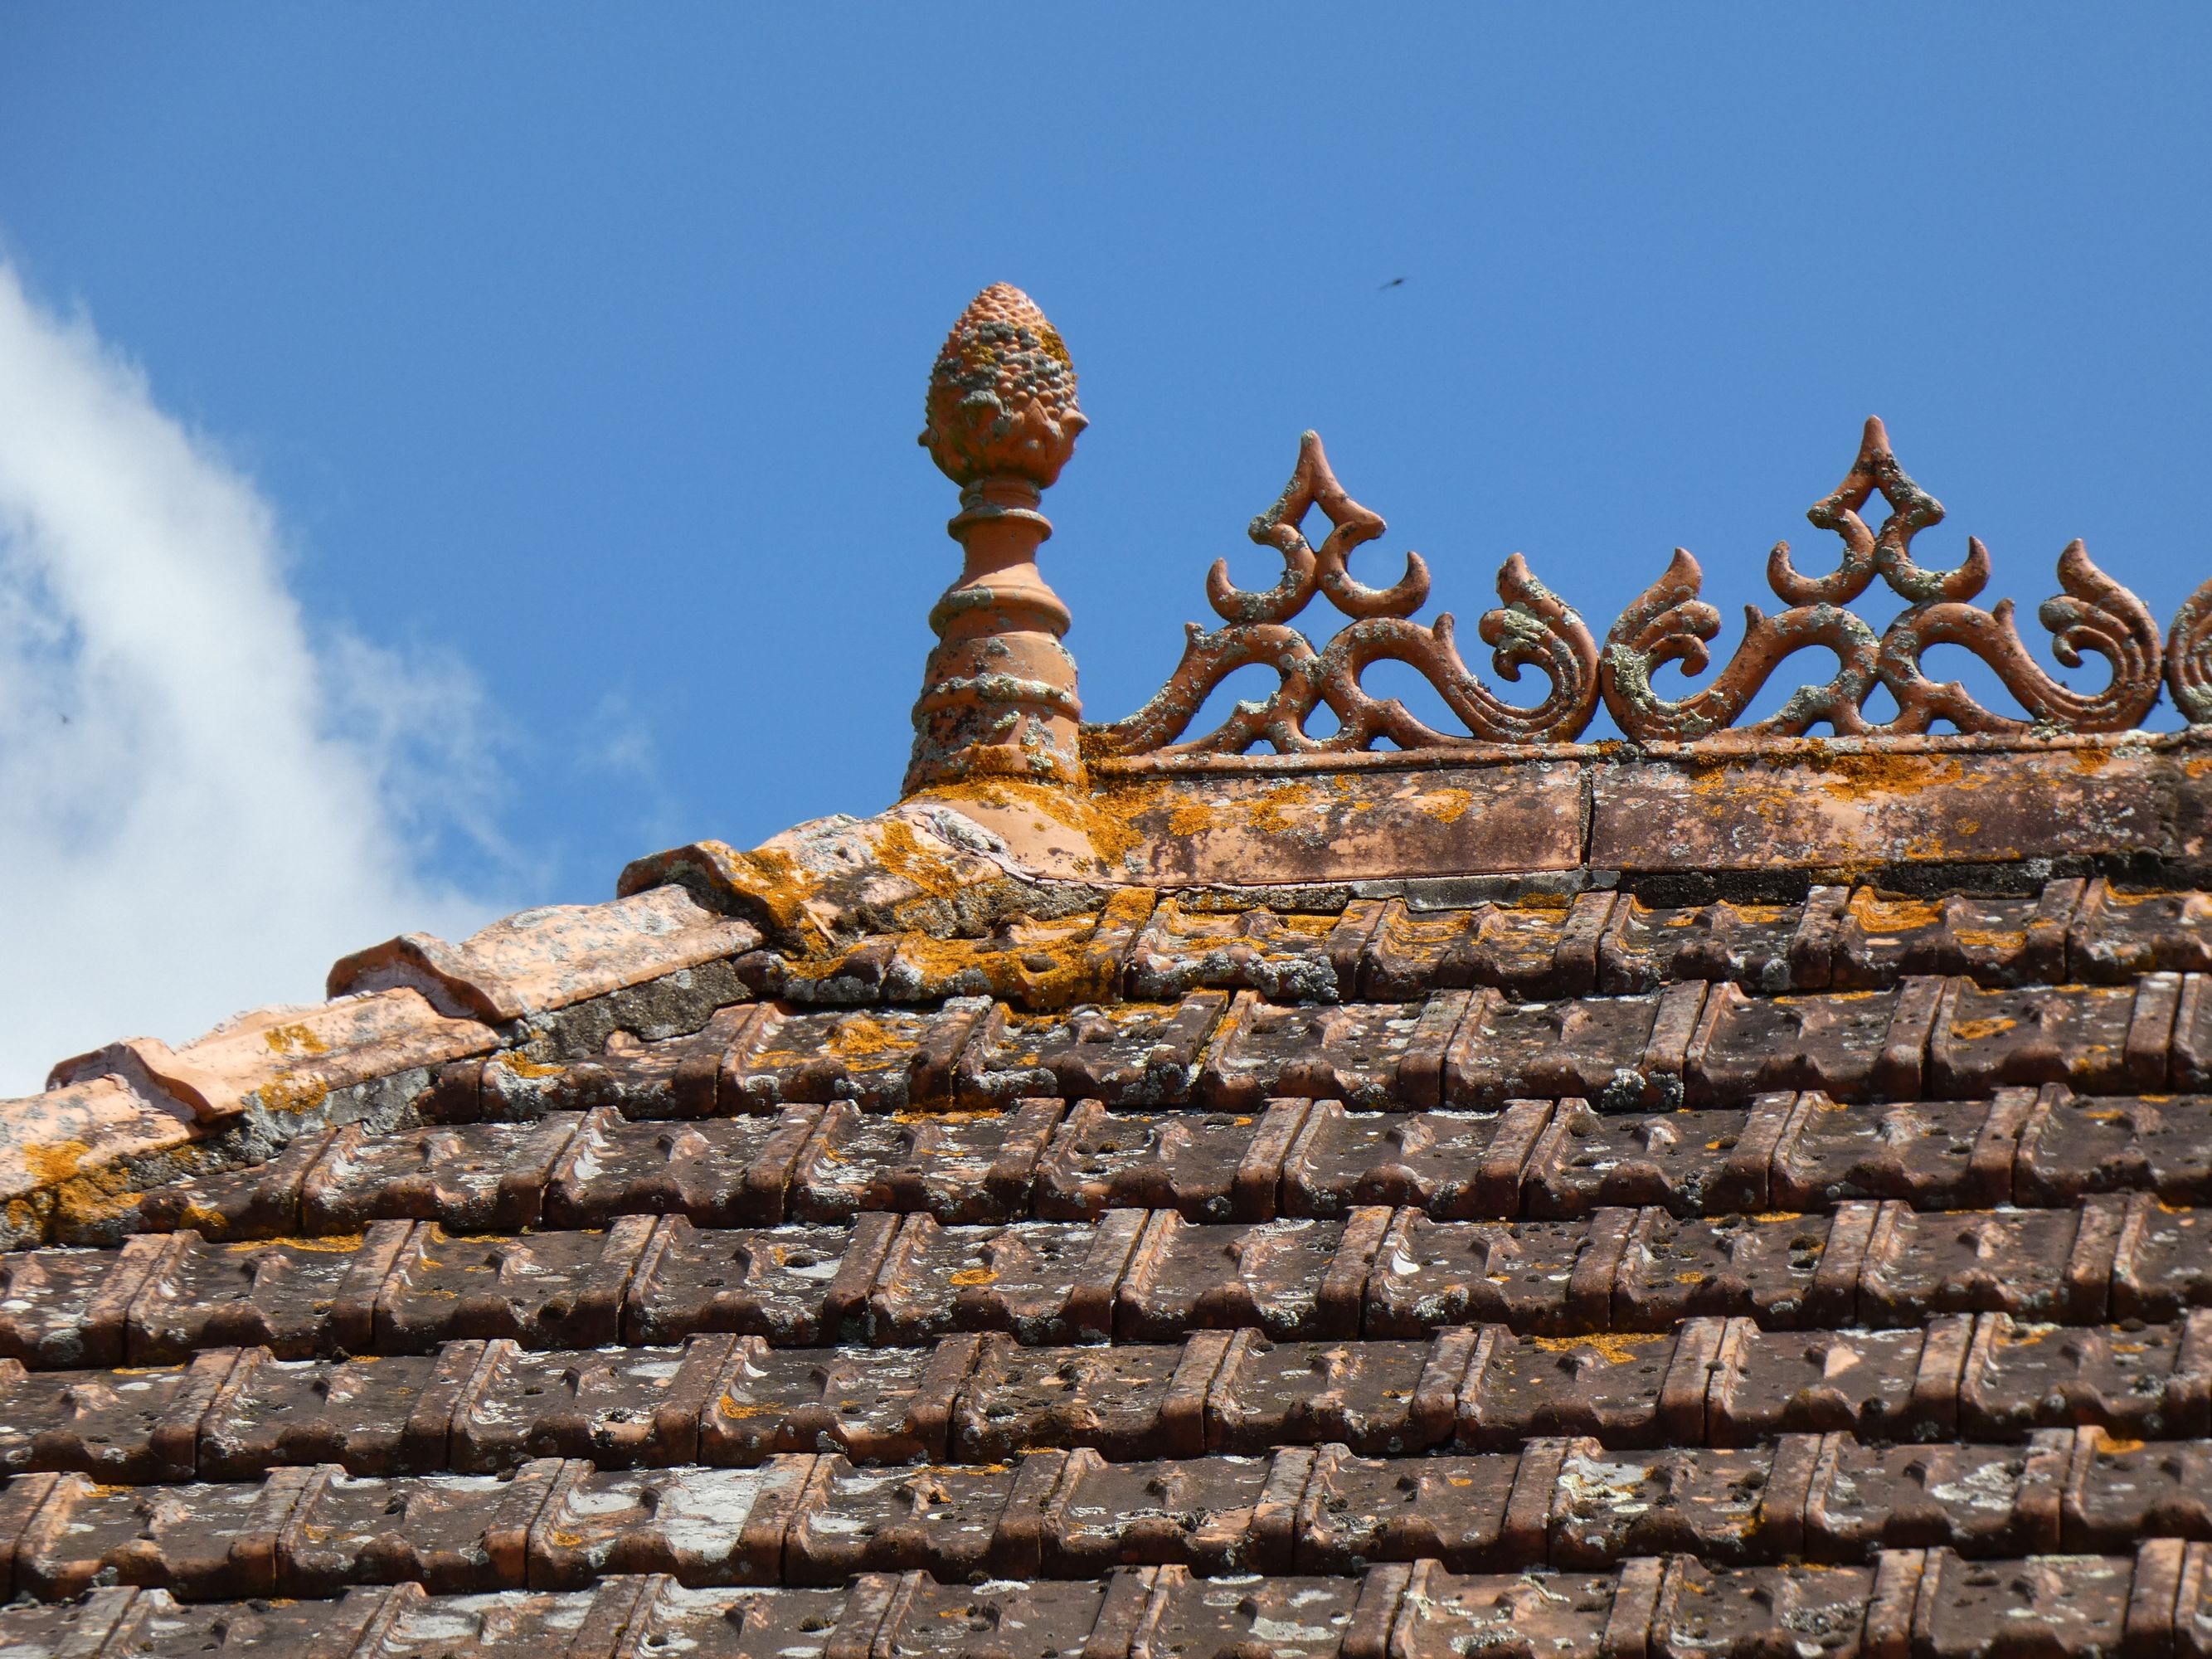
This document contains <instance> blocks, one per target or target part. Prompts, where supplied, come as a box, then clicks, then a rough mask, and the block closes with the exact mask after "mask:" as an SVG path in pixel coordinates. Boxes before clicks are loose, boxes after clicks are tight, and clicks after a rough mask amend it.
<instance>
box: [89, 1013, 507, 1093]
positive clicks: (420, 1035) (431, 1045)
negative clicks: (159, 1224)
mask: <svg viewBox="0 0 2212 1659" xmlns="http://www.w3.org/2000/svg"><path fill="white" fill-rule="evenodd" d="M498 1046H499V1037H498V1036H497V1034H496V1033H495V1032H494V1031H493V1030H491V1029H490V1027H489V1026H487V1025H484V1024H482V1023H481V1022H479V1021H477V1020H474V1019H468V1018H453V1017H450V1016H448V1015H445V1014H441V1013H439V1012H437V1011H436V1010H435V1008H433V1007H432V1006H431V1005H430V1002H429V1000H428V998H426V997H425V996H423V994H422V993H421V992H420V991H415V990H391V991H378V992H375V993H374V994H370V995H366V996H356V997H345V998H342V999H340V1000H337V1001H335V1002H326V1003H323V1004H321V1005H320V1006H314V1007H298V1008H264V1009H261V1010H258V1012H253V1013H251V1014H241V1015H240V1017H239V1018H236V1019H234V1020H233V1021H231V1022H230V1023H229V1024H227V1025H222V1026H218V1027H216V1030H212V1031H210V1032H209V1033H208V1034H207V1036H204V1037H202V1038H201V1039H200V1040H199V1041H198V1042H193V1043H191V1044H188V1045H187V1046H186V1047H185V1048H183V1049H181V1050H178V1049H172V1048H170V1047H169V1045H168V1044H167V1043H166V1042H161V1040H160V1039H159V1038H157V1037H137V1038H134V1039H132V1040H131V1041H130V1042H118V1043H116V1044H113V1045H112V1046H111V1047H109V1048H101V1049H98V1050H95V1051H94V1053H92V1054H82V1055H79V1056H78V1057H77V1058H76V1059H74V1060H64V1061H62V1062H61V1064H59V1065H58V1066H55V1067H54V1070H53V1073H52V1076H51V1077H49V1078H48V1079H47V1080H46V1086H47V1087H48V1088H49V1089H59V1088H66V1087H67V1086H69V1085H71V1084H75V1083H81V1082H88V1081H89V1080H91V1079H94V1078H98V1077H102V1076H113V1077H116V1078H118V1079H121V1080H122V1081H123V1082H124V1083H125V1085H128V1086H130V1087H131V1088H133V1089H135V1090H137V1091H138V1093H139V1094H140V1095H141V1096H142V1097H144V1098H146V1099H149V1100H167V1101H172V1102H174V1103H176V1104H177V1105H179V1106H180V1107H182V1108H185V1109H188V1110H189V1111H191V1113H192V1114H193V1115H195V1116H197V1117H198V1118H200V1119H202V1120H211V1119H217V1118H222V1117H227V1116H230V1115H234V1114H236V1113H240V1112H243V1111H246V1110H247V1109H252V1108H258V1109H261V1110H263V1111H267V1112H271V1113H277V1114H286V1113H292V1114H296V1113H300V1112H304V1111H308V1110H312V1109H313V1108H315V1107H316V1106H319V1104H321V1103H322V1102H323V1101H324V1100H325V1098H326V1097H328V1096H329V1094H330V1092H331V1091H332V1090H334V1089H343V1088H347V1087H349V1086H351V1085H355V1084H358V1083H363V1082H367V1081H369V1080H371V1079H375V1078H380V1077H385V1076H388V1075H390V1074H391V1073H394V1072H401V1071H405V1070H407V1069H408V1068H410V1067H411V1066H437V1065H441V1064H442V1063H444V1062H445V1061H447V1060H453V1059H456V1058H458V1057H459V1056H460V1055H462V1054H481V1053H483V1052H484V1051H486V1050H487V1049H490V1048H496V1047H498Z"/></svg>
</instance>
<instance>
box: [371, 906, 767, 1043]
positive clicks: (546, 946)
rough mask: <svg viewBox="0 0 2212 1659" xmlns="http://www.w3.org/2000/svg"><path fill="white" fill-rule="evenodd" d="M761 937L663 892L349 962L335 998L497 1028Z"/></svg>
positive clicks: (379, 950)
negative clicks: (385, 994)
mask: <svg viewBox="0 0 2212 1659" xmlns="http://www.w3.org/2000/svg"><path fill="white" fill-rule="evenodd" d="M760 942H761V934H760V930H759V929H758V928H757V927H753V926H752V925H750V923H748V922H745V921H741V920H738V919H735V918H732V917H730V916H726V915H720V914H719V913H717V912H715V911H714V910H710V909H708V908H706V907H704V906H702V904H700V903H699V902H697V900H696V899H695V898H694V897H693V896H691V895H690V893H689V892H687V891H686V890H684V889H683V888H681V887H678V886H674V885H668V884H661V885H656V886H653V887H649V888H647V889H645V890H641V891H639V892H635V893H631V894H627V895H625V896H623V897H620V898H617V899H615V900H613V901H612V902H608V903H605V904H559V905H544V906H540V907H538V908H535V909H530V910H519V911H517V912H515V913H514V914H513V915H510V916H506V917H502V918H501V920H499V921H495V922H493V923H492V924H491V925H490V926H489V927H484V928H482V929H480V930H478V931H477V932H476V933H471V935H470V936H469V937H468V938H467V939H464V940H463V941H462V942H461V943H460V944H459V945H449V944H447V942H446V941H445V940H444V939H440V938H438V937H437V936H436V935H435V934H432V933H402V934H400V935H399V936H398V938H397V939H387V940H386V941H385V942H384V943H383V944H381V945H371V946H370V947H369V948H368V949H367V950H365V951H355V952H354V953H353V954H352V955H350V956H348V957H341V958H340V959H339V960H338V962H337V964H336V965H335V966H333V967H332V968H331V973H330V979H329V981H328V988H329V992H330V994H331V996H333V997H337V996H343V995H345V994H349V993H357V992H373V991H380V990H386V989H390V988H393V987H407V988H411V989H414V990H416V991H420V992H421V993H422V994H423V995H424V996H425V997H427V998H428V999H429V1001H430V1003H431V1005H432V1006H434V1007H435V1008H436V1009H437V1010H438V1011H439V1012H441V1013H444V1014H447V1015H451V1016H453V1017H455V1018H469V1019H482V1020H489V1021H492V1022H495V1023H503V1022H505V1021H507V1020H513V1019H521V1018H527V1017H528V1016H530V1015H532V1014H540V1013H546V1012H550V1011H552V1010H553V1009H556V1008H562V1007H566V1006H568V1005H569V1004H571V1003H574V1002H581V1001H583V1000H586V999H587V998H590V997H595V996H604V995H605V994H607V993H609V992H611V991H619V990H622V989H623V988H625V987H629V986H632V985H637V984H641V983H642V982H644V981H647V980H650V979H658V978H659V977H660V976H661V975H664V974H672V973H675V972H677V971H678V970H679V969H685V968H696V967H697V966H698V965H699V964H700V963H703V962H712V961H714V960H715V959H716V958H718V957H727V956H736V955H739V954H741V953H743V952H744V951H750V950H752V949H754V948H756V947H757V945H759V944H760Z"/></svg>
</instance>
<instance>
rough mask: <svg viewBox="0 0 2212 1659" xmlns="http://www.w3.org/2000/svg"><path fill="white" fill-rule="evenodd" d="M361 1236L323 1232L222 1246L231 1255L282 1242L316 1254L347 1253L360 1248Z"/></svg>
mask: <svg viewBox="0 0 2212 1659" xmlns="http://www.w3.org/2000/svg"><path fill="white" fill-rule="evenodd" d="M362 1237H363V1235H362V1234H360V1233H323V1234H320V1235H319V1236H317V1237H313V1238H276V1239H253V1238H246V1239H240V1241H239V1242H238V1243H234V1244H226V1245H224V1246H223V1247H222V1248H223V1249H226V1250H228V1251H229V1252H230V1253H231V1254H232V1255H251V1254H252V1252H253V1251H255V1250H265V1249H269V1248H270V1246H272V1245H276V1244H282V1245H283V1246H284V1247H285V1248H286V1249H293V1250H312V1251H313V1252H314V1253H315V1254H317V1255H349V1254H351V1253H352V1252H353V1251H356V1250H358V1249H360V1248H361V1241H362Z"/></svg>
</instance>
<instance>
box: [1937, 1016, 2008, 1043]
mask: <svg viewBox="0 0 2212 1659" xmlns="http://www.w3.org/2000/svg"><path fill="white" fill-rule="evenodd" d="M2019 1024H2020V1022H2019V1021H2018V1020H2016V1019H2009V1018H2003V1017H2002V1016H2000V1017H1998V1018H1993V1019H1961V1020H1955V1021H1954V1022H1953V1023H1952V1025H1951V1035H1952V1036H1954V1037H1956V1038H1958V1039H1959V1040H1960V1042H1981V1041H1982V1040H1983V1039H1984V1038H1985V1037H1993V1036H2003V1035H2004V1034H2005V1033H2006V1032H2007V1031H2009V1030H2015V1029H2016V1028H2017V1027H2018V1026H2019Z"/></svg>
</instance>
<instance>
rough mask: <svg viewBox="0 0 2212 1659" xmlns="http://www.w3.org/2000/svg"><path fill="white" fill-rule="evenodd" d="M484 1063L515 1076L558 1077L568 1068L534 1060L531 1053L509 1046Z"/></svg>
mask: <svg viewBox="0 0 2212 1659" xmlns="http://www.w3.org/2000/svg"><path fill="white" fill-rule="evenodd" d="M484 1064H485V1065H487V1066H498V1067H500V1068H501V1070H502V1071H508V1072H512V1073H514V1075H515V1076H517V1077H523V1078H540V1077H558V1076H560V1075H561V1073H563V1072H565V1071H567V1070H568V1067H567V1066H553V1065H549V1064H547V1063H546V1062H544V1061H543V1060H532V1059H531V1058H530V1056H529V1055H527V1054H524V1053H522V1052H521V1051H520V1049H515V1048H508V1049H507V1050H505V1051H503V1052H501V1053H500V1054H494V1055H492V1056H491V1058H490V1059H489V1060H485V1061H484Z"/></svg>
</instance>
